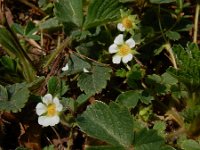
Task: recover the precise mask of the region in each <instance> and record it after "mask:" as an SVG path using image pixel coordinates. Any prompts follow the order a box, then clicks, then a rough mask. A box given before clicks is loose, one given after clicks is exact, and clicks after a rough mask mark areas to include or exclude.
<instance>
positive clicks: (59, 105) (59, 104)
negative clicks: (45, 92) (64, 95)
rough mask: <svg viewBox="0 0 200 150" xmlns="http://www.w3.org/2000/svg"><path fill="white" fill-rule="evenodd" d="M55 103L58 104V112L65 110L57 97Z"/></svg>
mask: <svg viewBox="0 0 200 150" xmlns="http://www.w3.org/2000/svg"><path fill="white" fill-rule="evenodd" d="M53 103H54V104H56V111H58V112H60V111H62V109H63V105H62V104H61V103H60V101H59V99H58V98H57V97H55V98H54V99H53Z"/></svg>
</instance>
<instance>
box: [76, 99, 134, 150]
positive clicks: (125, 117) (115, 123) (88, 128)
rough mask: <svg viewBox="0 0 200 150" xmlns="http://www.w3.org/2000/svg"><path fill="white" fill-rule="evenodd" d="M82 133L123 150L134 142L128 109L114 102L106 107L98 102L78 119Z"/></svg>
mask: <svg viewBox="0 0 200 150" xmlns="http://www.w3.org/2000/svg"><path fill="white" fill-rule="evenodd" d="M77 122H78V125H79V127H80V128H81V130H82V131H84V132H86V133H87V134H88V135H89V136H91V137H94V138H97V139H99V140H102V141H105V142H106V143H108V144H110V145H112V146H114V147H116V148H117V149H118V148H121V149H124V150H125V149H128V148H130V146H131V144H132V142H133V119H132V116H131V115H130V113H129V111H128V109H126V108H125V107H123V106H120V105H118V104H116V103H114V102H112V103H110V104H109V105H106V104H105V103H103V102H99V101H96V102H95V103H94V104H92V105H90V106H89V107H88V108H87V109H86V111H85V112H84V113H83V114H82V115H80V116H79V117H78V118H77Z"/></svg>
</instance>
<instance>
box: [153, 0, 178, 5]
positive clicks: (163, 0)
mask: <svg viewBox="0 0 200 150" xmlns="http://www.w3.org/2000/svg"><path fill="white" fill-rule="evenodd" d="M175 1H176V0H150V2H151V3H154V4H165V3H172V2H175Z"/></svg>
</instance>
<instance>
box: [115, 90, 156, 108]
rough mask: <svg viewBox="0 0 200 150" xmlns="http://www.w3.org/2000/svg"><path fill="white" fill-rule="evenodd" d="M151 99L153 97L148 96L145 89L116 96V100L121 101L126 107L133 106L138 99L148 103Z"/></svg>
mask: <svg viewBox="0 0 200 150" xmlns="http://www.w3.org/2000/svg"><path fill="white" fill-rule="evenodd" d="M153 99H154V98H153V97H152V96H150V95H149V94H148V93H147V92H146V91H143V90H135V91H127V92H124V93H122V94H120V95H119V96H118V97H117V99H116V102H118V103H121V104H123V105H124V106H126V107H128V108H135V106H136V105H137V103H138V101H139V100H140V101H141V102H142V103H144V104H149V103H150V102H151V100H153Z"/></svg>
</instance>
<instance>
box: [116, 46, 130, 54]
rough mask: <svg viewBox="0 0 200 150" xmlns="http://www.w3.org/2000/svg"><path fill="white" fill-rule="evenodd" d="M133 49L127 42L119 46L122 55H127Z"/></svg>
mask: <svg viewBox="0 0 200 150" xmlns="http://www.w3.org/2000/svg"><path fill="white" fill-rule="evenodd" d="M130 51H131V48H130V47H129V46H128V45H127V44H123V45H121V46H120V47H119V52H118V53H119V55H120V56H122V57H123V56H126V55H128V54H129V53H130Z"/></svg>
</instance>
